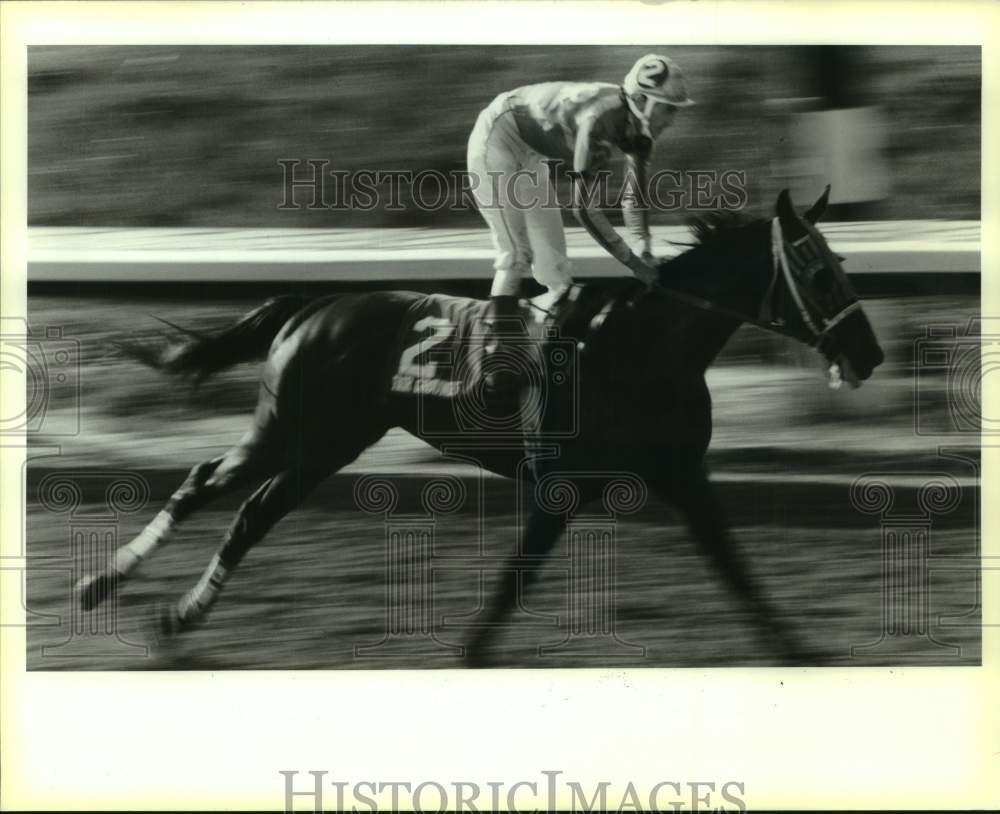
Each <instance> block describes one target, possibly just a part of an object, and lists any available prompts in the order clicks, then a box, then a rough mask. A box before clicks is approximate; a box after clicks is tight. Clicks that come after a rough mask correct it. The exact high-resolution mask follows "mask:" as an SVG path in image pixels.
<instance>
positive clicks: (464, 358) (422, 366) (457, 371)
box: [390, 286, 579, 437]
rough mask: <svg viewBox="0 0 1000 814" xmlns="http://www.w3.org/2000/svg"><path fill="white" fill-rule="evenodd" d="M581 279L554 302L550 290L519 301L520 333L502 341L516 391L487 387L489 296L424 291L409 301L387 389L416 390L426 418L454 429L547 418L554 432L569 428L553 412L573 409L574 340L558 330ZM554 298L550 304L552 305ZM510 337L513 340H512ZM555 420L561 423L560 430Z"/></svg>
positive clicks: (563, 433) (514, 430) (512, 426)
mask: <svg viewBox="0 0 1000 814" xmlns="http://www.w3.org/2000/svg"><path fill="white" fill-rule="evenodd" d="M578 292H579V287H577V286H574V287H573V289H571V290H570V292H568V294H567V295H566V297H565V298H563V299H562V300H560V301H559V302H558V303H556V302H555V299H556V298H555V297H554V296H553V295H552V294H551V293H546V294H543V295H541V296H539V297H536V298H534V299H532V300H522V301H521V317H522V319H523V321H524V325H525V328H526V331H525V334H526V335H525V338H524V339H523V340H516V339H515V340H511V341H509V342H508V344H507V348H508V350H510V351H511V354H509V355H505V358H512V359H514V360H516V363H517V365H518V368H519V371H520V372H521V373H522V374H523V378H524V380H525V382H526V386H525V387H523V388H521V389H520V391H519V392H511V393H490V392H489V391H487V389H486V388H485V382H484V376H483V375H482V364H483V357H484V353H485V348H484V338H485V335H486V329H485V326H484V324H483V317H484V316H485V313H486V305H487V303H486V302H485V301H482V300H470V299H464V298H459V297H449V296H445V295H440V294H429V295H426V296H424V297H421V298H420V299H419V300H417V301H415V302H414V304H413V305H412V306H411V307H410V309H409V311H408V312H407V315H406V318H405V320H404V325H403V329H402V330H401V331H400V345H399V348H398V352H397V353H395V354H394V355H393V359H394V363H393V368H392V370H391V371H390V377H391V381H390V391H391V392H392V393H396V394H408V395H416V396H418V397H420V398H421V402H422V411H423V418H422V420H423V421H425V422H434V423H437V424H439V425H440V428H441V431H442V432H445V431H449V430H450V429H452V428H454V429H455V430H457V431H458V432H459V433H460V434H466V433H473V434H480V433H489V434H490V435H493V436H495V435H498V434H499V435H506V436H507V437H524V436H525V435H527V436H529V437H530V436H537V434H538V433H539V432H541V430H542V428H543V426H551V427H552V430H553V432H554V434H555V436H556V437H567V436H568V435H571V434H572V433H573V432H574V431H575V427H574V426H573V425H574V422H573V420H572V419H570V420H569V421H568V423H567V421H564V420H561V419H559V420H557V419H556V418H555V417H556V416H558V415H561V414H563V413H567V411H568V412H569V413H573V412H574V406H575V398H574V395H575V389H576V387H577V385H578V377H577V375H576V373H577V365H578V355H579V353H578V351H579V348H578V341H577V340H576V339H575V338H573V337H570V336H566V337H564V336H562V328H561V326H562V325H563V324H564V323H565V317H566V316H567V315H568V314H569V313H570V312H571V311H572V310H573V306H574V302H575V300H576V296H577V294H578ZM554 306H555V310H553V309H554ZM511 343H513V344H511ZM560 425H566V426H565V427H564V428H563V429H562V430H560V429H559V426H560Z"/></svg>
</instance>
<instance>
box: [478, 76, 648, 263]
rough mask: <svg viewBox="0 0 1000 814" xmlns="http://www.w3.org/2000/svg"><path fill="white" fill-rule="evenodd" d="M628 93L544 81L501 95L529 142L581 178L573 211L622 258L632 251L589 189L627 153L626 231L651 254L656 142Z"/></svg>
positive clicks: (604, 86)
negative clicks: (647, 193) (650, 186)
mask: <svg viewBox="0 0 1000 814" xmlns="http://www.w3.org/2000/svg"><path fill="white" fill-rule="evenodd" d="M624 94H625V92H624V90H623V89H622V88H621V87H620V86H619V85H613V84H610V83H606V82H543V83H540V84H537V85H526V86H524V87H520V88H515V89H514V90H511V91H508V92H507V93H504V94H501V95H500V97H498V99H497V100H495V103H496V102H499V101H501V100H503V102H504V103H505V104H506V105H507V107H508V108H509V109H510V110H511V112H512V113H513V114H514V120H515V122H516V124H517V130H518V133H519V135H520V137H521V139H522V140H523V141H524V143H525V144H526V145H527V146H528V147H530V148H531V149H532V150H534V151H535V152H537V153H539V154H540V155H542V156H545V157H547V158H552V159H560V160H562V161H563V162H565V163H566V164H567V165H568V166H571V167H572V169H573V171H574V174H575V182H574V184H573V211H574V214H575V215H576V217H577V219H578V220H579V221H580V223H581V224H582V225H583V226H584V227H585V228H586V229H587V231H588V232H589V233H590V235H591V236H592V237H593V238H594V239H595V240H596V241H597V242H598V243H600V244H601V245H602V246H603V247H604V248H605V249H606V250H607V251H609V252H610V253H611V254H612V255H614V256H615V257H617V258H618V259H620V260H621V259H624V257H626V256H627V254H628V246H627V245H626V244H625V241H624V240H622V238H621V236H620V235H619V234H618V233H617V232H616V231H615V229H614V227H612V226H611V224H610V223H609V222H608V219H607V217H605V215H604V213H603V212H602V211H601V208H600V201H599V200H596V198H597V196H596V194H594V195H593V196H592V197H593V199H591V196H588V194H587V191H588V190H587V184H588V182H590V181H593V180H594V178H595V176H596V174H597V173H598V171H599V170H601V169H603V168H604V167H606V166H607V163H608V160H609V159H610V157H611V152H612V149H613V148H615V147H617V148H618V149H619V150H621V151H622V152H623V153H624V154H625V158H626V163H627V177H626V186H625V190H624V194H623V197H622V214H623V216H624V219H625V226H626V228H627V229H628V231H629V233H630V234H631V235H632V236H633V238H635V239H636V240H637V241H641V243H642V247H643V250H644V251H648V250H649V217H648V210H647V209H646V208H645V207H644V206H642V196H641V191H642V190H645V186H646V175H647V169H648V165H649V155H650V153H651V151H652V146H653V145H652V142H651V141H650V140H649V139H648V138H646V137H645V136H643V135H642V133H641V132H640V130H639V126H638V124H637V123H636V121H635V119H634V117H633V116H632V115H631V113H630V112H629V108H628V105H627V102H626V100H625V95H624Z"/></svg>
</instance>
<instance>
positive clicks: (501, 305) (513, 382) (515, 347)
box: [483, 295, 527, 393]
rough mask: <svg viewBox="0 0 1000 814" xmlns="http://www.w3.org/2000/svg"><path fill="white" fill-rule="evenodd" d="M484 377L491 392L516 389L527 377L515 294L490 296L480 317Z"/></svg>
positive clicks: (518, 306)
mask: <svg viewBox="0 0 1000 814" xmlns="http://www.w3.org/2000/svg"><path fill="white" fill-rule="evenodd" d="M483 325H484V328H485V335H484V337H483V376H484V378H485V381H486V388H487V390H490V391H492V392H494V393H503V392H512V391H516V390H518V389H519V388H520V387H521V386H522V385H523V384H524V383H525V381H526V380H527V371H526V370H525V363H526V357H525V352H524V347H523V344H524V342H525V340H526V338H527V334H526V333H525V328H524V322H523V317H522V316H521V308H520V305H519V303H518V298H517V297H516V296H508V295H494V296H492V297H490V301H489V304H488V305H487V306H486V315H485V316H484V318H483Z"/></svg>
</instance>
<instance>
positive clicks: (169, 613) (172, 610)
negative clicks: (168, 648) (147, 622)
mask: <svg viewBox="0 0 1000 814" xmlns="http://www.w3.org/2000/svg"><path fill="white" fill-rule="evenodd" d="M156 630H157V632H158V633H159V635H160V637H161V638H163V639H170V638H173V637H174V636H176V635H177V634H178V633H183V632H184V631H185V630H187V626H186V625H185V624H184V620H183V619H181V615H180V614H179V613H178V612H177V604H176V603H174V602H171V603H169V604H166V603H161V604H159V605H157V607H156Z"/></svg>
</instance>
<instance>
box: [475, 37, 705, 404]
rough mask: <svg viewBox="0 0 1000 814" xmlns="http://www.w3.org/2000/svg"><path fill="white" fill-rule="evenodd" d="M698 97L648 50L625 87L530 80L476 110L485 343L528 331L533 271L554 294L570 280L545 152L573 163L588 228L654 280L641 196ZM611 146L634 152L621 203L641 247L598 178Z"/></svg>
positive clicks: (579, 207)
mask: <svg viewBox="0 0 1000 814" xmlns="http://www.w3.org/2000/svg"><path fill="white" fill-rule="evenodd" d="M693 104H694V102H693V101H692V100H691V99H690V98H688V94H687V88H686V84H685V81H684V75H683V73H682V72H681V69H680V68H679V67H678V65H677V64H676V63H675V62H673V60H671V59H669V58H668V57H665V56H658V55H656V54H648V55H647V56H644V57H642V59H640V60H639V61H637V62H636V63H635V65H633V66H632V70H630V71H629V72H628V75H627V76H626V77H625V80H624V82H623V83H622V84H621V85H614V84H611V83H606V82H584V83H581V82H544V83H541V84H537V85H527V86H525V87H520V88H515V89H514V90H512V91H508V92H506V93H501V94H500V95H499V96H497V97H496V99H494V100H493V101H492V102H491V103H490V105H489V107H487V108H486V109H485V110H483V111H482V112H481V113H480V114H479V118H478V120H477V121H476V125H475V127H474V128H473V130H472V135H471V136H470V137H469V148H468V168H469V173H470V176H471V177H470V181H471V183H472V187H473V188H472V192H473V195H474V196H475V198H476V202H477V204H478V205H479V211H480V213H481V214H482V216H483V218H484V219H485V220H486V223H487V224H488V225H489V227H490V231H491V233H492V236H493V245H494V247H495V249H496V253H497V255H496V261H495V263H494V269H495V272H496V274H495V276H494V279H493V287H492V289H491V291H490V305H489V308H488V309H487V317H486V323H487V326H488V332H489V334H490V335H491V336H490V338H489V339H488V340H487V348H490V347H491V345H492V347H494V348H496V347H498V345H499V343H501V342H502V339H503V337H504V336H515V337H516V336H517V335H519V334H520V333H521V332H520V330H516V326H517V325H518V324H519V321H518V320H517V317H518V296H517V295H518V290H519V284H520V281H521V277H523V276H524V274H525V273H526V272H531V274H532V275H533V276H534V278H535V279H536V280H537V281H538V282H539V283H541V284H542V285H544V286H547V287H548V288H549V289H552V290H553V291H554V292H556V293H557V295H558V294H560V293H563V292H565V291H566V290H567V289H568V288H569V286H570V285H571V284H572V282H573V277H572V272H571V264H570V261H569V258H567V256H566V236H565V234H564V233H563V224H562V214H561V212H560V209H559V206H558V204H557V202H556V195H555V189H554V187H553V186H552V183H551V181H550V180H549V171H548V167H547V166H546V165H545V164H544V163H543V159H556V160H562V161H564V162H566V163H567V164H570V165H571V166H572V170H573V177H574V184H573V211H574V214H575V215H576V218H577V220H579V221H580V223H581V224H582V225H583V226H584V228H585V229H586V230H587V232H588V233H589V234H590V236H591V237H593V238H594V240H596V241H597V243H598V244H600V245H601V246H603V247H604V248H605V249H606V250H607V251H608V253H609V254H611V255H612V257H614V258H615V259H616V260H618V261H619V262H621V263H624V264H625V265H626V266H628V267H629V268H630V269H631V270H632V271H633V273H635V274H636V275H637V276H639V277H640V278H642V279H644V280H645V281H647V282H648V281H649V280H650V279H651V278H652V275H653V273H654V272H653V270H652V267H651V265H650V260H651V255H650V237H649V223H648V212H647V210H646V209H645V208H644V207H643V206H642V197H641V196H643V195H644V192H645V185H646V171H647V165H648V161H649V155H650V153H651V151H652V147H653V142H654V141H655V139H656V138H657V136H658V135H659V134H660V133H661V132H663V131H664V130H665V129H666V128H667V127H669V126H670V125H671V124H672V123H673V119H674V115H675V113H676V111H677V108H680V107H688V106H690V105H693ZM613 147H617V148H618V149H619V150H621V151H622V152H623V153H624V154H625V157H626V160H627V169H628V174H629V176H630V177H629V179H628V183H629V189H628V190H627V192H626V194H625V195H624V196H623V201H622V209H623V215H624V218H625V224H626V227H627V229H628V231H629V233H630V234H631V236H632V237H633V238H634V239H635V240H636V241H637V242H638V244H639V249H640V255H636V254H635V253H634V252H633V251H632V249H631V248H630V246H629V244H628V243H627V242H626V241H625V240H624V239H623V238H622V237H621V236H620V235H619V234H618V233H617V232H616V231H615V229H614V228H613V227H612V226H611V224H610V223H609V222H608V219H607V217H605V215H604V212H603V211H602V210H601V201H600V200H599V199H598V195H597V194H596V190H595V189H594V188H593V187H592V186H591V184H592V182H593V181H594V180H595V178H596V174H597V173H598V171H599V170H601V169H602V168H604V166H605V165H606V164H607V162H608V159H609V158H610V155H611V149H612V148H613ZM588 192H589V193H590V194H588ZM503 326H514V328H515V329H511V330H505V329H504V327H503ZM488 383H490V384H491V385H492V384H493V383H492V382H489V380H488Z"/></svg>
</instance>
